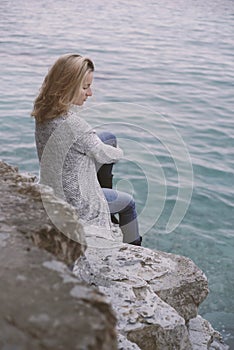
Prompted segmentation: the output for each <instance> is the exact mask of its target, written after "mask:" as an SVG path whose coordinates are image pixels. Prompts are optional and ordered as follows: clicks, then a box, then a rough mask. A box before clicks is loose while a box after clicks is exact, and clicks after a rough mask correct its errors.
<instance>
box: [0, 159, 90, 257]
mask: <svg viewBox="0 0 234 350" xmlns="http://www.w3.org/2000/svg"><path fill="white" fill-rule="evenodd" d="M0 181H1V182H0V186H1V187H0V188H1V202H0V210H1V217H0V225H5V226H9V227H13V226H15V227H17V230H18V231H20V232H21V233H24V234H25V235H26V236H27V237H28V238H30V239H32V240H33V241H34V243H35V244H36V245H37V246H38V247H40V248H43V249H46V250H48V251H49V252H51V253H53V254H55V255H56V257H57V258H58V259H60V260H62V261H64V262H65V263H67V264H72V263H73V262H74V261H75V260H76V259H77V258H78V257H79V256H80V255H81V254H83V253H84V251H85V249H86V241H85V237H84V233H83V229H82V227H81V225H80V224H79V222H78V219H77V216H76V213H75V211H74V210H73V209H72V207H71V206H69V205H68V204H67V203H65V202H63V201H60V200H58V198H56V197H55V196H54V195H53V192H52V190H51V189H49V188H46V187H44V186H40V185H38V184H36V183H34V178H33V177H29V176H24V175H20V174H19V173H18V169H17V168H16V167H12V166H10V165H8V164H6V163H3V162H0ZM41 191H42V192H43V198H44V201H45V202H47V203H50V208H51V209H52V210H53V215H52V217H53V219H54V221H55V222H54V223H55V225H54V223H52V222H51V220H50V219H49V217H48V215H47V212H46V211H45V208H44V205H43V203H42V200H41ZM57 227H62V229H63V230H64V232H65V233H66V235H65V234H63V233H62V232H60V231H59V230H58V229H57ZM69 237H70V238H69Z"/></svg>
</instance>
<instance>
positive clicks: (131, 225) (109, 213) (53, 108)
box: [31, 54, 141, 245]
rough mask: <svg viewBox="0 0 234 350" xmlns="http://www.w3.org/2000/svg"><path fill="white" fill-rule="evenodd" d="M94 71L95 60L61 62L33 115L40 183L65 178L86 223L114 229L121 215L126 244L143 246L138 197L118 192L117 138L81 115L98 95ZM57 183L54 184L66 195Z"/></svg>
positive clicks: (71, 198) (75, 56)
mask: <svg viewBox="0 0 234 350" xmlns="http://www.w3.org/2000/svg"><path fill="white" fill-rule="evenodd" d="M93 72H94V65H93V62H92V61H91V60H90V59H89V58H86V57H82V56H80V55H78V54H66V55H63V56H61V57H59V58H58V60H57V61H56V62H55V63H54V65H53V66H52V67H51V69H50V70H49V72H48V74H47V76H46V77H45V79H44V82H43V84H42V87H41V89H40V92H39V95H38V97H37V98H36V100H35V103H34V108H33V111H32V113H31V115H32V116H34V117H35V120H36V123H35V139H36V147H37V154H38V158H39V162H40V172H41V180H40V181H41V182H42V183H46V184H48V183H47V181H43V179H45V178H46V177H50V179H51V178H52V179H53V180H54V183H55V182H56V179H55V178H56V177H57V178H58V179H59V176H60V175H61V179H62V180H61V183H62V188H63V194H64V196H65V198H66V200H67V202H68V203H69V204H71V205H72V206H74V207H75V208H76V211H77V213H78V215H79V218H80V220H81V222H83V223H84V224H85V225H94V226H95V227H97V226H99V227H100V228H104V229H107V230H110V229H111V218H112V221H113V220H114V219H115V217H114V214H118V215H119V225H120V228H121V230H122V233H123V242H125V243H130V244H134V245H141V237H140V235H139V230H138V222H137V214H136V209H135V203H134V200H133V198H132V197H131V196H130V195H129V194H127V193H124V192H121V191H116V190H113V189H112V176H113V175H112V167H113V164H114V163H115V162H117V161H118V160H119V159H121V157H122V156H123V152H122V150H121V149H120V148H119V147H118V146H117V141H116V137H115V136H114V135H113V134H112V133H110V132H102V133H100V134H99V135H97V134H96V132H95V130H93V129H92V128H91V126H90V125H89V124H88V123H87V122H86V121H85V120H84V119H83V118H81V116H80V113H79V112H80V109H79V108H80V106H82V105H83V104H84V102H85V101H86V100H87V98H88V97H90V96H92V90H91V84H92V81H93ZM58 135H59V136H58ZM56 137H57V138H56ZM51 139H56V142H54V143H53V142H52V143H50V147H49V149H50V152H51V147H52V152H53V153H52V154H53V157H51V159H49V162H47V163H46V164H49V165H48V169H45V168H43V169H42V167H41V164H42V163H43V156H44V158H45V159H46V155H45V154H46V152H47V151H46V149H47V148H46V145H47V144H49V141H51ZM51 145H52V146H51ZM43 152H44V153H43ZM63 153H64V154H65V156H64V159H63V158H62V157H63ZM50 154H51V153H50ZM60 158H61V159H63V163H62V165H61V169H59V168H58V160H60ZM53 162H54V164H53ZM43 164H45V163H43ZM43 167H45V166H44V165H43ZM51 169H52V170H51ZM55 169H56V170H55ZM48 173H51V174H53V175H51V174H50V175H48ZM53 180H52V184H51V182H50V185H51V186H52V187H53V188H54V191H55V194H57V195H60V193H59V192H58V193H57V192H56V191H57V186H55V185H54V186H53ZM58 183H60V182H59V181H58Z"/></svg>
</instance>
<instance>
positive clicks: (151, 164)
mask: <svg viewBox="0 0 234 350" xmlns="http://www.w3.org/2000/svg"><path fill="white" fill-rule="evenodd" d="M0 16H1V22H0V41H1V45H0V73H1V84H0V99H1V103H0V116H1V118H0V158H1V159H3V160H5V161H7V162H9V163H10V164H13V165H17V166H18V167H19V169H20V170H21V171H22V172H30V173H34V174H38V160H37V155H36V149H35V143H34V120H33V119H32V118H30V111H31V109H32V104H33V100H34V98H35V96H36V95H37V93H38V90H39V87H40V84H41V83H42V80H43V78H44V75H45V74H46V72H47V71H48V68H49V67H50V66H51V64H52V63H53V62H54V60H55V59H56V58H57V57H58V56H59V55H61V54H64V53H67V52H77V53H80V54H82V55H87V56H89V57H90V58H92V59H93V61H94V63H95V66H96V73H95V80H94V84H93V97H92V98H91V99H90V100H89V101H88V102H87V104H86V107H85V108H83V109H82V110H81V113H83V115H84V117H85V118H87V120H88V121H89V122H90V123H91V124H92V125H93V126H94V127H95V128H96V129H97V131H98V130H99V129H101V128H102V129H103V128H104V129H108V130H112V131H114V132H115V134H116V135H117V137H118V139H119V144H120V146H121V147H122V148H123V149H124V151H125V155H126V157H125V159H123V160H122V161H120V162H119V163H118V164H116V167H115V185H116V187H117V188H118V189H122V190H125V191H128V192H130V193H132V194H133V195H134V197H135V199H136V203H137V210H138V213H139V221H140V228H141V232H142V234H143V237H144V238H143V239H144V246H147V247H151V248H153V249H158V250H163V251H167V252H171V253H176V254H182V255H185V256H187V257H189V258H191V259H192V260H193V261H194V262H195V263H196V264H197V265H198V266H199V267H200V268H201V269H202V270H203V271H204V272H205V274H206V275H207V277H208V280H209V287H210V294H209V296H208V297H207V299H206V300H205V301H204V303H203V304H202V305H201V307H200V310H199V313H200V314H201V315H202V316H203V317H205V318H206V319H208V320H209V321H210V322H211V323H212V325H213V327H214V328H216V329H217V330H219V331H220V332H221V333H222V335H223V337H224V338H225V340H226V342H227V343H228V344H230V345H231V346H232V348H233V349H234V298H233V292H234V273H233V263H234V118H233V102H234V97H233V96H234V66H233V62H234V39H233V38H234V2H233V1H232V0H205V1H204V0H197V1H192V0H186V1H185V0H178V1H172V0H164V1H159V0H144V1H143V0H138V1H136V2H133V1H132V2H131V1H127V0H126V1H125V0H120V1H113V0H86V1H73V0H68V1H60V0H57V1H54V0H53V1H52V0H46V1H42V0H37V1H35V0H31V1H23V0H18V1H10V0H9V1H4V0H1V2H0ZM173 208H174V211H173Z"/></svg>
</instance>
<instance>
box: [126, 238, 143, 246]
mask: <svg viewBox="0 0 234 350" xmlns="http://www.w3.org/2000/svg"><path fill="white" fill-rule="evenodd" d="M141 242H142V237H141V236H140V237H139V238H137V239H136V240H135V241H133V242H131V243H129V244H132V245H139V246H141Z"/></svg>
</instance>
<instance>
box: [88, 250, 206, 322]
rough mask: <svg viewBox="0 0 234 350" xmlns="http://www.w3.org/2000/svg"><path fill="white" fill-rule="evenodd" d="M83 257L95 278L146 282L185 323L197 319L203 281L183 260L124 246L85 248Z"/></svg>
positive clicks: (196, 271) (193, 268) (184, 259)
mask: <svg viewBox="0 0 234 350" xmlns="http://www.w3.org/2000/svg"><path fill="white" fill-rule="evenodd" d="M86 256H87V259H88V261H89V263H90V264H91V265H92V267H93V269H94V273H95V274H96V273H98V271H105V276H106V278H108V279H110V280H116V279H120V280H124V279H126V280H131V279H132V277H133V276H134V277H135V278H138V279H140V280H143V281H146V282H147V284H148V285H149V286H151V288H152V289H153V291H154V292H155V293H156V294H157V295H158V296H159V297H160V298H161V299H162V300H164V301H165V302H166V303H167V304H169V305H171V306H172V307H173V308H174V309H175V310H176V311H177V312H178V313H179V315H180V316H182V317H183V318H184V319H185V321H186V322H187V321H188V320H189V319H191V318H194V317H196V316H197V311H198V306H199V305H200V304H201V302H202V301H203V300H204V299H205V297H206V296H207V294H208V282H207V278H206V277H205V275H204V274H203V272H202V271H201V270H200V269H199V268H198V267H197V266H196V265H195V264H194V263H193V262H192V261H191V260H190V259H188V258H186V257H182V256H178V255H174V254H169V253H164V252H159V251H152V250H151V249H148V248H138V247H134V246H130V245H127V244H125V245H122V246H119V247H117V248H115V249H112V250H107V249H93V248H92V249H91V248H88V250H87V252H86ZM96 262H98V264H97V263H96Z"/></svg>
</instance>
